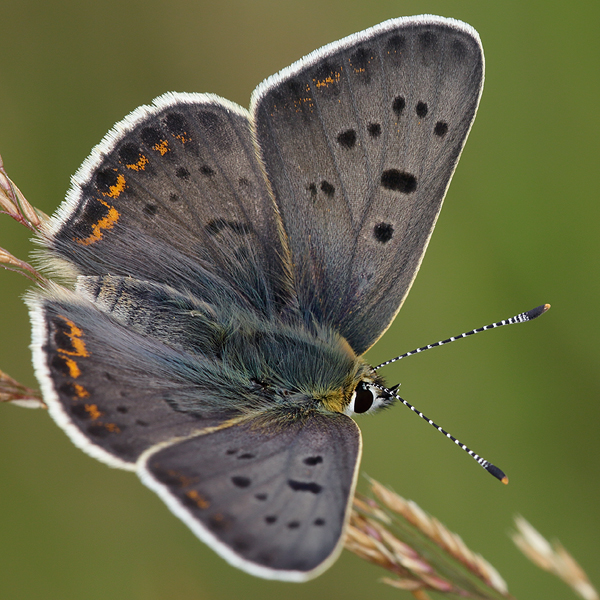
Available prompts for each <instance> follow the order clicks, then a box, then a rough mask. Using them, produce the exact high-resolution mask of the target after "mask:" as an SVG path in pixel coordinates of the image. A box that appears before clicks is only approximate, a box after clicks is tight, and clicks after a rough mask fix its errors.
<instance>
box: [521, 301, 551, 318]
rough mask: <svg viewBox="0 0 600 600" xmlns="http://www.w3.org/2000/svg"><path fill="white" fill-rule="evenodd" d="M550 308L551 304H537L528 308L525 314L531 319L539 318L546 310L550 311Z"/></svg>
mask: <svg viewBox="0 0 600 600" xmlns="http://www.w3.org/2000/svg"><path fill="white" fill-rule="evenodd" d="M549 310H550V305H549V304H542V305H541V306H536V307H535V308H532V309H531V310H528V311H527V312H526V313H525V314H526V315H527V317H528V319H529V321H532V320H533V319H537V318H538V317H539V316H541V315H543V314H544V313H545V312H548V311H549Z"/></svg>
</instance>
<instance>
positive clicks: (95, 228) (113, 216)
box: [73, 198, 121, 246]
mask: <svg viewBox="0 0 600 600" xmlns="http://www.w3.org/2000/svg"><path fill="white" fill-rule="evenodd" d="M96 200H98V202H100V204H104V206H106V208H108V214H107V215H106V216H105V217H102V218H101V219H100V220H99V221H98V222H97V223H94V225H92V232H93V233H91V234H90V235H88V237H86V238H83V239H81V238H73V240H74V241H76V242H77V243H78V244H81V245H83V246H89V245H90V244H93V243H94V242H97V241H99V240H101V239H102V236H103V235H104V231H103V230H104V229H112V228H113V227H114V226H115V223H116V222H117V221H118V220H119V217H120V216H121V214H120V213H119V211H118V210H117V209H116V208H115V207H114V206H111V205H110V204H107V203H106V202H104V200H100V198H96Z"/></svg>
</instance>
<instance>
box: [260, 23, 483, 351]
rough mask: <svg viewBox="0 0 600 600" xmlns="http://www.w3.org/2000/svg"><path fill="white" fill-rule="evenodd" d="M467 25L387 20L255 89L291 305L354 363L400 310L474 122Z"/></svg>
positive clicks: (476, 89)
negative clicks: (285, 244) (294, 300)
mask: <svg viewBox="0 0 600 600" xmlns="http://www.w3.org/2000/svg"><path fill="white" fill-rule="evenodd" d="M483 67H484V63H483V54H482V48H481V44H480V41H479V36H478V35H477V33H476V32H475V31H474V30H473V29H472V28H471V27H469V26H468V25H466V24H464V23H460V22H458V21H455V20H452V19H443V18H440V17H431V16H424V17H410V18H402V19H395V20H391V21H387V22H385V23H382V24H381V25H378V26H376V27H373V28H372V29H368V30H366V31H364V32H361V33H358V34H355V35H352V36H350V37H348V38H345V39H344V40H341V41H339V42H336V43H334V44H330V45H328V46H325V47H324V48H322V49H320V50H317V51H316V52H314V53H312V54H310V55H308V56H307V57H306V58H304V59H302V60H300V61H299V62H297V63H295V64H294V65H292V66H291V67H289V68H287V69H285V70H283V71H282V72H281V73H279V74H278V75H275V76H273V77H271V78H270V79H268V80H266V81H265V82H264V83H263V84H261V85H260V86H259V87H258V88H257V90H256V91H255V94H254V97H253V102H252V111H253V117H254V120H255V127H256V132H257V139H258V142H259V145H260V148H261V154H262V157H263V159H264V162H265V165H266V171H267V174H268V178H269V181H270V184H271V186H272V188H273V191H274V193H275V197H276V201H277V204H278V206H279V210H280V213H281V216H282V219H283V223H284V228H285V231H286V232H287V235H288V236H289V246H290V249H291V253H292V259H293V264H294V269H295V271H294V276H295V281H296V287H297V290H298V294H299V296H300V305H301V307H302V308H303V309H304V310H305V311H307V312H309V313H312V314H313V315H315V316H316V318H317V319H318V320H319V321H321V322H328V323H331V324H333V325H335V326H336V327H337V328H338V329H339V331H340V332H341V333H342V335H344V336H345V337H346V339H347V340H348V341H349V342H350V345H351V346H352V348H353V349H354V350H355V351H356V352H357V353H359V354H361V353H363V352H364V351H365V350H366V349H367V348H368V347H369V346H371V345H372V344H373V343H374V342H375V340H377V338H378V337H379V336H380V335H381V334H382V333H383V331H384V330H385V329H386V328H387V327H388V326H389V324H390V322H391V321H392V320H393V318H394V316H395V314H396V313H397V311H398V310H399V308H400V306H401V304H402V302H403V300H404V298H405V296H406V294H407V293H408V290H409V289H410V286H411V284H412V281H413V279H414V277H415V276H416V273H417V271H418V268H419V265H420V263H421V260H422V257H423V253H424V252H425V249H426V247H427V243H428V241H429V237H430V235H431V232H432V229H433V227H434V225H435V221H436V218H437V216H438V213H439V211H440V208H441V205H442V201H443V198H444V195H445V192H446V188H447V186H448V184H449V181H450V178H451V177H452V173H453V171H454V168H455V166H456V163H457V161H458V158H459V155H460V152H461V150H462V147H463V145H464V143H465V140H466V137H467V134H468V132H469V129H470V127H471V123H472V121H473V118H474V116H475V112H476V109H477V105H478V102H479V97H480V94H481V90H482V85H483Z"/></svg>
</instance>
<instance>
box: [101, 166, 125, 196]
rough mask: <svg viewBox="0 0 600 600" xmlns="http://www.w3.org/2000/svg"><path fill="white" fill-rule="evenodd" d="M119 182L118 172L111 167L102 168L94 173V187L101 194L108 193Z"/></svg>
mask: <svg viewBox="0 0 600 600" xmlns="http://www.w3.org/2000/svg"><path fill="white" fill-rule="evenodd" d="M118 182H119V174H118V173H117V172H116V171H114V170H113V169H103V170H102V171H98V173H97V174H96V189H97V190H98V191H99V192H100V193H101V194H109V193H110V192H111V189H110V188H114V187H115V186H116V185H117V184H118Z"/></svg>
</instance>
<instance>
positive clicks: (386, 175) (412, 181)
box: [381, 169, 417, 194]
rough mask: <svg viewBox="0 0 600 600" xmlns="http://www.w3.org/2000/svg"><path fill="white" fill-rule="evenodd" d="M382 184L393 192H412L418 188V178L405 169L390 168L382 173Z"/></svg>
mask: <svg viewBox="0 0 600 600" xmlns="http://www.w3.org/2000/svg"><path fill="white" fill-rule="evenodd" d="M381 185H382V187H384V188H385V189H388V190H392V191H393V192H402V193H403V194H410V193H412V192H414V191H415V190H416V189H417V178H416V177H415V176H414V175H411V174H410V173H406V172H405V171H398V169H388V170H386V171H384V172H383V173H382V174H381Z"/></svg>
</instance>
